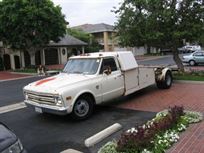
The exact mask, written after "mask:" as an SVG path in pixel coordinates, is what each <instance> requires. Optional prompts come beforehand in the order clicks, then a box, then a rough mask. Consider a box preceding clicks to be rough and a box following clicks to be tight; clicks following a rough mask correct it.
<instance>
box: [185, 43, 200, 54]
mask: <svg viewBox="0 0 204 153" xmlns="http://www.w3.org/2000/svg"><path fill="white" fill-rule="evenodd" d="M181 50H182V51H183V52H184V53H185V52H187V53H189V52H194V51H200V50H201V46H200V45H186V46H184V47H182V48H181Z"/></svg>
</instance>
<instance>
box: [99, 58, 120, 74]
mask: <svg viewBox="0 0 204 153" xmlns="http://www.w3.org/2000/svg"><path fill="white" fill-rule="evenodd" d="M107 67H110V68H111V71H112V72H113V71H117V66H116V63H115V60H114V58H105V59H103V62H102V66H101V70H100V74H102V73H103V71H104V70H105V69H107Z"/></svg>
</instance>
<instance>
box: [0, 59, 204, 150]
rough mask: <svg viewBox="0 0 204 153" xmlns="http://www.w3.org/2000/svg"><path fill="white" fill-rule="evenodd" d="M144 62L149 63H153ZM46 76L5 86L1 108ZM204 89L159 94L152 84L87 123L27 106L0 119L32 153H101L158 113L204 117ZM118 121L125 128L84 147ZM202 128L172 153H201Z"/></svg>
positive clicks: (178, 85) (176, 88)
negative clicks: (175, 110) (180, 110)
mask: <svg viewBox="0 0 204 153" xmlns="http://www.w3.org/2000/svg"><path fill="white" fill-rule="evenodd" d="M170 58H171V57H168V58H167V57H165V59H157V60H155V59H154V61H156V63H158V62H164V61H165V60H167V59H169V60H171V59H170ZM141 62H142V61H141ZM144 62H146V63H147V64H148V62H150V63H151V62H152V61H151V60H147V61H144ZM201 67H202V66H198V67H193V68H198V69H200V68H201ZM23 77H24V76H23ZM26 77H27V76H26ZM41 78H42V77H31V78H24V79H17V80H12V81H11V80H10V81H2V82H0V97H1V99H0V108H4V107H7V106H10V105H13V104H16V103H17V104H18V103H22V101H23V99H24V97H23V92H22V88H23V86H25V85H26V84H28V83H29V82H33V81H35V80H39V79H41ZM203 91H204V84H203V83H189V82H188V83H184V82H175V83H173V85H172V87H171V88H170V89H169V90H160V89H157V87H156V86H154V85H153V86H150V87H148V88H145V89H143V90H141V91H138V92H136V93H134V94H131V95H129V96H127V97H123V98H119V99H115V100H112V101H111V102H109V103H107V104H105V105H101V106H97V107H96V110H95V112H94V115H93V116H92V117H91V118H90V119H88V120H86V121H81V122H77V121H74V120H72V119H71V118H70V116H69V115H67V116H56V115H50V114H37V113H35V112H34V111H33V110H30V109H29V108H27V107H25V108H22V109H18V110H14V111H9V112H7V113H1V112H0V114H1V115H0V121H1V122H3V123H5V124H6V125H8V126H9V127H10V128H11V129H12V130H13V131H14V132H15V133H16V135H17V136H18V137H19V138H20V139H21V140H22V143H23V144H24V146H25V148H26V149H27V151H28V152H29V153H45V152H46V153H59V152H61V151H63V150H65V149H68V148H72V149H76V150H79V151H82V152H84V153H96V152H97V150H98V149H99V148H100V147H101V146H102V145H103V144H105V143H106V142H108V141H110V140H113V139H115V138H117V137H119V136H120V133H121V131H124V130H126V129H128V128H130V127H132V126H135V125H142V124H143V123H145V122H146V121H147V120H149V119H151V118H153V117H154V116H155V114H156V112H158V111H161V110H164V109H168V107H169V106H174V105H182V106H184V108H185V109H188V110H193V111H200V112H202V113H204V103H203V99H204V95H203ZM0 110H1V109H0ZM114 123H120V124H121V125H122V126H123V128H122V129H121V130H120V131H119V132H117V133H115V134H113V135H111V136H109V137H108V138H106V139H104V140H103V141H102V142H100V143H98V144H96V145H94V146H93V147H90V148H87V147H85V145H84V141H85V139H87V138H89V137H90V136H92V135H94V134H96V133H98V132H100V131H101V130H103V129H105V128H107V127H109V126H110V125H112V124H114ZM203 129H204V123H199V124H195V125H193V126H190V127H189V128H188V130H187V131H186V132H184V133H182V135H181V139H180V141H179V142H178V143H177V144H175V145H174V146H173V147H172V148H171V149H170V150H168V152H169V153H174V152H175V153H177V152H189V151H190V152H196V150H198V151H197V152H200V153H202V151H204V147H203V146H202V144H203V142H204V130H203ZM195 144H196V145H195Z"/></svg>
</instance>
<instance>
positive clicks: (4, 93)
mask: <svg viewBox="0 0 204 153" xmlns="http://www.w3.org/2000/svg"><path fill="white" fill-rule="evenodd" d="M41 78H42V77H33V78H27V79H20V80H13V81H5V82H0V107H2V106H6V105H10V104H14V103H18V102H20V101H23V98H24V97H23V90H22V89H23V87H24V86H25V85H27V84H28V83H30V82H33V81H36V80H39V79H41Z"/></svg>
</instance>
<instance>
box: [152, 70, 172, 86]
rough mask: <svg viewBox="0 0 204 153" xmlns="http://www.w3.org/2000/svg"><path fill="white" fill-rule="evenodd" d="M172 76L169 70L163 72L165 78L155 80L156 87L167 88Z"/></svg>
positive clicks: (170, 83)
mask: <svg viewBox="0 0 204 153" xmlns="http://www.w3.org/2000/svg"><path fill="white" fill-rule="evenodd" d="M172 82H173V77H172V74H171V72H170V71H167V72H166V74H165V78H164V80H162V81H157V82H156V84H157V87H158V88H159V89H169V88H170V87H171V85H172Z"/></svg>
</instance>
